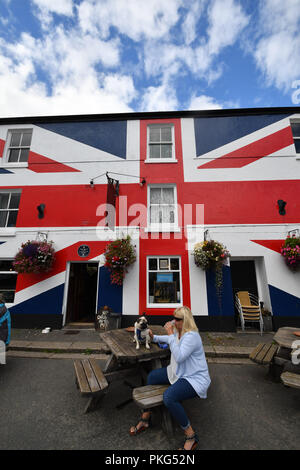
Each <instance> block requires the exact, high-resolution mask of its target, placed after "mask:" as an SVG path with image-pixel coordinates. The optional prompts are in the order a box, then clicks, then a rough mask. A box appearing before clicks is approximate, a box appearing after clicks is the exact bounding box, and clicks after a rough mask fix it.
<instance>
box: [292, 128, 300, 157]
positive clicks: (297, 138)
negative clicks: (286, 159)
mask: <svg viewBox="0 0 300 470" xmlns="http://www.w3.org/2000/svg"><path fill="white" fill-rule="evenodd" d="M292 124H300V119H292V120H291V121H290V125H291V131H292V134H293V130H292ZM295 140H299V141H300V137H295V136H294V135H293V144H294V149H295V153H296V156H297V159H300V153H299V152H298V153H297V150H296V146H295Z"/></svg>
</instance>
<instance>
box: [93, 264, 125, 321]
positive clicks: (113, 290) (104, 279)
mask: <svg viewBox="0 0 300 470" xmlns="http://www.w3.org/2000/svg"><path fill="white" fill-rule="evenodd" d="M122 304H123V286H117V285H116V284H111V282H110V273H109V270H108V269H107V268H106V267H105V266H102V267H101V268H100V273H99V287H98V304H97V309H98V308H99V307H103V306H104V305H108V307H110V308H111V309H112V310H113V311H114V312H115V313H122Z"/></svg>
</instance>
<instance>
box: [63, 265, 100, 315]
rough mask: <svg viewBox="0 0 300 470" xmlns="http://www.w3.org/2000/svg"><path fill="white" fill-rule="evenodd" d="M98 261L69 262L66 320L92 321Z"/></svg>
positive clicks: (95, 302)
mask: <svg viewBox="0 0 300 470" xmlns="http://www.w3.org/2000/svg"><path fill="white" fill-rule="evenodd" d="M97 285H98V263H97V262H95V263H93V262H90V263H70V273H69V289H68V299H67V315H66V322H67V323H68V322H81V323H94V321H95V312H96V304H97Z"/></svg>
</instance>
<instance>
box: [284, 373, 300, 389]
mask: <svg viewBox="0 0 300 470" xmlns="http://www.w3.org/2000/svg"><path fill="white" fill-rule="evenodd" d="M280 379H281V381H282V382H283V384H284V385H286V386H288V387H292V388H299V389H300V374H294V373H293V372H283V373H282V374H281V376H280Z"/></svg>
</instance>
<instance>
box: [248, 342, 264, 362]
mask: <svg viewBox="0 0 300 470" xmlns="http://www.w3.org/2000/svg"><path fill="white" fill-rule="evenodd" d="M263 346H264V343H259V344H258V345H257V346H256V347H255V349H253V351H252V352H251V353H250V355H249V358H250V359H252V360H254V359H255V358H256V356H257V354H258V353H259V351H260V350H261V349H262V348H263Z"/></svg>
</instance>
